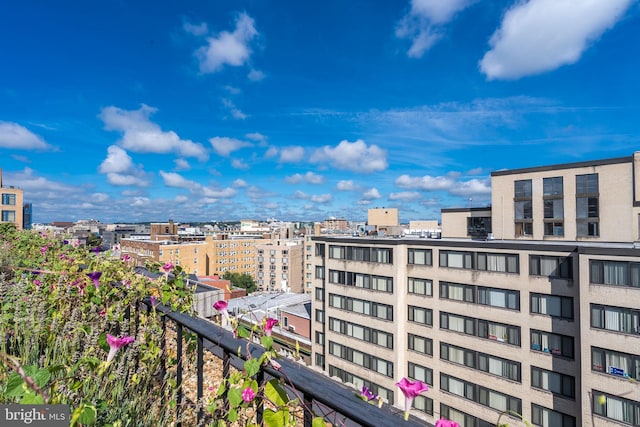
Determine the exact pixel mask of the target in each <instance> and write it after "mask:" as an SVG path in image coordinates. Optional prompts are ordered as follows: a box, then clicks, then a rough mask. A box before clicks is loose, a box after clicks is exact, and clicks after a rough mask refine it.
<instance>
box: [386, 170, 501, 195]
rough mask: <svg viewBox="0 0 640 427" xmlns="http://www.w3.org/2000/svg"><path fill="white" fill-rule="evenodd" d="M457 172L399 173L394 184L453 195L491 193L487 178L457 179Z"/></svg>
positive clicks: (489, 182)
mask: <svg viewBox="0 0 640 427" xmlns="http://www.w3.org/2000/svg"><path fill="white" fill-rule="evenodd" d="M458 176H459V174H457V173H449V174H448V175H446V176H436V177H433V176H429V175H425V176H422V177H411V176H409V175H406V174H404V175H400V176H399V177H398V178H396V180H395V185H397V186H398V187H400V188H406V189H413V190H422V191H445V192H447V193H449V194H452V195H454V196H465V197H468V196H472V195H478V196H486V195H488V194H491V181H490V179H489V178H487V179H476V178H474V179H470V180H468V181H460V180H458V179H457V178H458Z"/></svg>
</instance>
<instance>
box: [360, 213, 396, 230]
mask: <svg viewBox="0 0 640 427" xmlns="http://www.w3.org/2000/svg"><path fill="white" fill-rule="evenodd" d="M367 225H369V226H374V227H376V229H377V230H381V229H382V230H384V229H386V228H387V227H397V226H399V225H400V217H399V215H398V208H373V209H369V210H368V211H367Z"/></svg>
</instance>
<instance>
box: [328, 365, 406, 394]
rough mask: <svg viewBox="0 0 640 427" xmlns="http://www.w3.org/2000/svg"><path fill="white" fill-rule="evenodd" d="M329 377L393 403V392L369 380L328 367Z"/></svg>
mask: <svg viewBox="0 0 640 427" xmlns="http://www.w3.org/2000/svg"><path fill="white" fill-rule="evenodd" d="M329 376H332V377H338V378H340V380H341V381H342V382H345V383H351V384H353V386H354V387H355V388H356V389H358V390H361V389H362V387H368V388H369V390H371V392H372V393H373V394H377V395H378V396H380V397H382V398H383V399H387V400H388V401H389V402H393V391H391V390H389V389H387V388H384V387H382V386H379V385H378V384H375V383H372V382H371V381H369V380H365V379H364V378H360V377H358V376H356V375H353V374H352V373H351V372H347V371H345V370H343V369H340V368H336V367H335V366H332V365H329ZM414 402H415V401H414Z"/></svg>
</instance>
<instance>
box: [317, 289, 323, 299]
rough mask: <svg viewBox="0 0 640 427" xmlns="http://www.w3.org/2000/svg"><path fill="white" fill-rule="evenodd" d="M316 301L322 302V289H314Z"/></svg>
mask: <svg viewBox="0 0 640 427" xmlns="http://www.w3.org/2000/svg"><path fill="white" fill-rule="evenodd" d="M316 301H324V288H316Z"/></svg>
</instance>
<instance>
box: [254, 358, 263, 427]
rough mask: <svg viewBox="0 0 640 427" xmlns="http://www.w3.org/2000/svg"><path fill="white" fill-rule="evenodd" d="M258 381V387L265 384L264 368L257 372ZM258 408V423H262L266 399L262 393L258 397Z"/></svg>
mask: <svg viewBox="0 0 640 427" xmlns="http://www.w3.org/2000/svg"><path fill="white" fill-rule="evenodd" d="M256 381H258V387H262V386H263V385H264V368H260V370H259V371H258V373H257V374H256ZM257 400H258V401H257V402H256V403H257V404H256V407H257V410H256V423H258V425H262V415H263V411H264V399H263V398H262V396H261V395H260V394H258V397H257Z"/></svg>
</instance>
